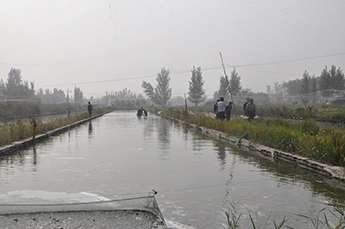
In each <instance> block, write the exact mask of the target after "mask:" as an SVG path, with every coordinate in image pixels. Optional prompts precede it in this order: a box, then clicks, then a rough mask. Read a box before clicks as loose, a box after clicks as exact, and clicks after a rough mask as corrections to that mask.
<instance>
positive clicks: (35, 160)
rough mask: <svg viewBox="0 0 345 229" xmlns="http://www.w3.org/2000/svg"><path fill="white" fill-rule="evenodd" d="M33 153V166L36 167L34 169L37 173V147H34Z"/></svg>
mask: <svg viewBox="0 0 345 229" xmlns="http://www.w3.org/2000/svg"><path fill="white" fill-rule="evenodd" d="M32 151H33V158H32V164H33V165H35V167H34V168H33V170H34V171H36V165H37V153H36V146H35V145H33V146H32Z"/></svg>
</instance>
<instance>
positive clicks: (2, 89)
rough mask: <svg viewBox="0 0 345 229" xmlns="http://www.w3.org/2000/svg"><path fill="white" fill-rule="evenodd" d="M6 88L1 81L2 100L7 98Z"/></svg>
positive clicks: (0, 94)
mask: <svg viewBox="0 0 345 229" xmlns="http://www.w3.org/2000/svg"><path fill="white" fill-rule="evenodd" d="M6 94H7V92H6V86H5V83H4V81H3V80H2V79H1V80H0V99H3V98H5V97H6Z"/></svg>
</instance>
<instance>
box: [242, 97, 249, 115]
mask: <svg viewBox="0 0 345 229" xmlns="http://www.w3.org/2000/svg"><path fill="white" fill-rule="evenodd" d="M249 100H250V99H249V98H247V99H246V102H245V103H244V104H243V116H247V109H246V107H247V104H248V103H249Z"/></svg>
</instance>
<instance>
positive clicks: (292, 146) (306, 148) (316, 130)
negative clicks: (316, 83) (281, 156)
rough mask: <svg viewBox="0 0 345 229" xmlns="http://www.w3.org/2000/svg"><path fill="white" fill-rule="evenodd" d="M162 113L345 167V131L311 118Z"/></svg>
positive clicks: (178, 112) (169, 111) (167, 110)
mask: <svg viewBox="0 0 345 229" xmlns="http://www.w3.org/2000/svg"><path fill="white" fill-rule="evenodd" d="M160 112H161V114H163V115H166V116H170V117H173V118H176V119H180V120H184V121H187V122H191V123H194V124H197V125H200V126H204V127H206V128H210V129H214V130H218V131H221V132H224V133H226V134H229V135H232V136H237V137H240V136H242V135H243V134H245V133H246V136H245V138H246V139H249V140H251V141H254V142H257V143H260V144H263V145H266V146H269V147H272V148H275V149H278V150H283V151H286V152H290V153H294V154H299V155H303V156H306V157H308V158H310V159H313V160H317V161H320V162H323V163H327V164H331V165H338V166H345V130H344V129H342V128H337V127H334V126H331V125H324V124H323V125H322V126H321V125H319V124H318V123H316V122H314V121H313V120H311V119H307V120H304V121H291V120H286V119H279V118H278V119H258V120H254V121H253V122H248V121H247V120H244V119H241V118H233V119H231V120H230V121H229V122H227V121H222V120H219V119H214V118H212V117H209V116H206V115H204V114H195V115H194V114H192V113H190V112H187V111H185V110H173V109H162V110H160Z"/></svg>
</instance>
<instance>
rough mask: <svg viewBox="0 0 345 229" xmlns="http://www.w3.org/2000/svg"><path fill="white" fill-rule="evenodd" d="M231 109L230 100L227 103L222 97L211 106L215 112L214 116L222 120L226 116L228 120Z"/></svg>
mask: <svg viewBox="0 0 345 229" xmlns="http://www.w3.org/2000/svg"><path fill="white" fill-rule="evenodd" d="M231 110H232V102H229V104H228V105H227V104H226V103H225V102H224V97H220V98H219V99H218V100H217V102H216V104H214V107H213V111H214V113H215V114H216V118H217V119H220V120H224V119H225V118H226V120H227V121H229V120H230V117H231Z"/></svg>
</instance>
